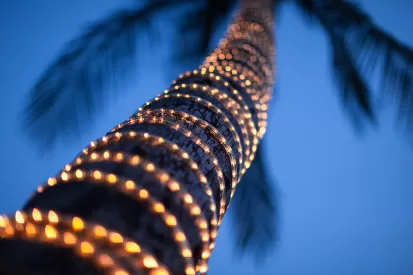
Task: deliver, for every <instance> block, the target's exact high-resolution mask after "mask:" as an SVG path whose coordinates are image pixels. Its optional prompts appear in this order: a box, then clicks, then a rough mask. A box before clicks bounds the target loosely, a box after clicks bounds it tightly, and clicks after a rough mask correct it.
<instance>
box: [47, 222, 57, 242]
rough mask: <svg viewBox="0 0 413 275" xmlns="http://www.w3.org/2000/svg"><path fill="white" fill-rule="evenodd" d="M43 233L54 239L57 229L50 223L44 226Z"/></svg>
mask: <svg viewBox="0 0 413 275" xmlns="http://www.w3.org/2000/svg"><path fill="white" fill-rule="evenodd" d="M44 234H45V235H46V237H47V238H48V239H56V238H57V231H56V228H54V227H53V226H51V225H46V227H45V228H44Z"/></svg>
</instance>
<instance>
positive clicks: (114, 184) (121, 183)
mask: <svg viewBox="0 0 413 275" xmlns="http://www.w3.org/2000/svg"><path fill="white" fill-rule="evenodd" d="M89 161H90V160H89ZM145 168H146V169H145V170H146V171H147V172H151V170H152V169H151V168H150V166H146V167H145ZM85 180H86V181H88V182H91V183H95V184H100V185H106V186H110V187H111V188H114V189H115V190H117V191H119V192H121V193H123V194H125V195H127V196H129V197H131V198H133V199H135V200H136V201H138V202H140V203H142V204H144V205H147V208H148V210H149V211H150V212H152V213H153V214H155V215H157V216H158V217H160V218H161V220H162V221H163V223H164V224H165V225H166V226H167V227H168V228H169V229H170V230H171V232H172V235H173V236H174V239H175V242H176V243H177V245H178V247H179V249H180V253H181V255H182V258H183V259H184V261H185V268H184V269H185V274H186V275H193V274H195V269H194V263H193V259H192V252H191V248H190V246H189V244H188V241H187V238H186V235H185V233H184V232H183V231H182V229H181V228H180V226H179V224H177V223H176V222H175V223H174V222H171V220H174V221H176V220H177V219H176V217H175V216H173V215H172V214H171V213H169V211H168V210H167V209H166V208H165V206H164V205H163V204H162V203H160V202H159V201H157V200H155V199H154V198H153V197H152V196H151V194H150V193H149V191H148V190H146V189H145V188H141V187H140V186H139V184H138V183H137V182H135V181H133V180H130V179H125V178H122V177H119V176H117V175H115V174H110V173H105V172H102V171H99V170H93V171H89V170H87V171H86V170H81V169H76V170H75V171H69V172H67V171H63V172H61V173H60V174H59V175H58V176H57V177H52V178H49V179H48V181H47V184H46V185H44V186H42V188H41V191H38V192H39V193H42V192H44V191H45V190H46V189H48V188H53V187H54V186H56V185H59V184H75V183H80V182H83V181H85ZM178 185H179V184H178ZM38 190H39V189H38ZM191 211H193V212H194V213H199V212H200V209H199V207H197V206H196V205H194V206H192V209H191ZM204 236H205V239H207V242H208V241H209V235H208V233H206V234H204Z"/></svg>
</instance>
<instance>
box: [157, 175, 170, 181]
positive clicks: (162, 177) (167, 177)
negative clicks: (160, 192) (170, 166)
mask: <svg viewBox="0 0 413 275" xmlns="http://www.w3.org/2000/svg"><path fill="white" fill-rule="evenodd" d="M159 179H160V180H161V182H166V181H167V180H168V179H169V175H168V174H166V173H162V174H161V175H160V177H159Z"/></svg>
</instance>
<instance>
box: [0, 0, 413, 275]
mask: <svg viewBox="0 0 413 275" xmlns="http://www.w3.org/2000/svg"><path fill="white" fill-rule="evenodd" d="M130 2H132V1H127V0H122V1H119V0H99V1H98V0H93V1H92V0H87V1H79V0H76V1H51V0H38V1H27V0H26V1H25V0H13V1H11V0H9V1H1V2H0V39H1V41H2V42H1V44H0V60H1V63H0V87H1V89H2V92H1V94H0V97H1V99H0V110H1V124H0V126H1V129H2V131H1V136H0V139H1V140H0V141H1V142H0V144H1V145H0V146H1V154H0V162H1V169H0V176H1V179H2V183H1V185H0V212H4V213H12V212H13V211H15V210H17V209H18V208H19V207H21V206H22V205H23V203H24V201H25V200H26V198H27V197H28V196H29V195H30V194H31V193H32V192H33V191H34V190H35V188H36V187H37V186H38V185H40V184H41V183H42V182H44V181H45V180H46V179H47V178H48V177H49V176H52V175H55V173H57V171H58V170H59V169H60V168H62V167H63V165H64V164H66V163H67V162H69V161H71V160H72V159H73V157H74V156H75V155H76V154H77V153H78V152H79V151H80V150H81V149H83V148H84V147H85V146H86V145H87V144H88V142H89V141H91V140H94V139H96V138H97V137H99V136H101V135H103V134H105V133H106V132H107V131H108V130H110V129H111V128H112V126H114V125H115V124H117V123H118V122H120V121H122V120H124V119H125V118H126V117H128V116H129V115H130V114H132V112H133V111H135V110H136V109H137V108H138V107H139V106H140V105H141V104H143V103H144V102H145V101H146V100H148V99H151V98H152V97H154V96H155V95H156V94H158V93H159V92H161V91H163V89H165V88H167V86H168V85H169V84H170V82H171V80H172V78H173V76H175V75H176V74H178V73H180V71H179V69H180V68H178V67H172V68H171V69H170V71H168V70H165V67H166V66H170V63H168V56H167V54H166V53H167V51H165V50H164V49H165V48H167V45H168V41H164V42H163V43H165V44H160V45H156V46H154V47H152V48H149V47H146V48H144V49H143V51H144V52H143V55H142V56H144V57H142V60H140V64H139V68H140V70H138V72H137V73H136V75H138V76H139V77H137V78H134V77H132V78H130V79H129V80H130V81H128V82H127V83H126V84H125V85H123V86H122V87H119V89H121V90H122V91H123V92H122V93H120V92H119V96H118V97H116V98H115V96H112V97H111V98H110V99H108V104H107V105H106V106H105V107H102V110H101V112H100V113H99V116H98V119H97V121H96V123H94V124H93V127H92V128H91V129H90V130H89V131H87V132H85V133H84V135H83V136H82V137H81V138H80V139H76V140H72V141H71V142H70V143H67V142H65V143H63V142H62V143H60V144H58V146H57V147H55V148H53V150H52V153H49V154H46V155H42V154H40V153H39V151H38V150H37V147H36V144H35V143H34V142H32V141H30V140H29V139H28V138H27V136H24V133H23V132H22V130H21V128H19V125H20V124H19V123H20V122H21V120H22V116H21V112H22V108H23V106H24V103H25V100H26V96H27V93H28V90H29V89H30V87H31V86H32V85H33V84H34V82H35V80H36V79H37V77H38V76H39V75H40V73H41V72H42V71H43V70H44V69H45V68H46V66H47V65H48V64H49V63H50V62H51V60H53V58H54V57H56V55H57V54H58V52H59V50H60V49H61V47H62V46H63V45H64V43H65V42H67V41H68V40H69V39H70V38H72V37H74V36H75V35H76V34H77V33H78V32H79V31H80V30H81V28H82V27H83V26H85V24H86V23H87V22H89V21H91V20H94V19H98V18H99V17H101V16H103V15H105V14H108V13H110V12H112V11H114V10H115V9H117V8H121V7H124V6H127V5H128V3H130ZM359 2H360V3H361V5H362V6H363V7H365V8H366V10H367V11H368V12H369V13H370V14H371V15H372V17H373V18H374V20H375V21H376V22H378V23H379V24H380V25H381V26H383V27H384V28H385V29H386V30H387V31H389V32H390V33H392V34H393V35H394V36H396V37H397V38H398V39H400V40H402V41H404V42H406V43H408V44H409V45H410V46H413V36H412V30H411V28H412V27H411V26H413V17H412V14H413V1H410V0H393V1H390V0H364V1H359ZM281 15H282V17H281V19H280V25H279V26H277V27H276V29H277V37H276V40H277V47H278V48H277V59H276V64H277V81H276V82H277V89H276V91H277V93H276V95H275V100H274V101H273V102H272V105H271V110H270V114H269V115H270V118H269V126H268V131H267V135H266V138H265V139H266V143H265V148H264V149H265V153H266V161H267V163H268V164H267V167H268V170H269V171H270V174H271V176H272V178H277V181H278V183H277V190H278V192H279V198H280V202H279V203H280V205H281V220H280V224H279V226H280V231H281V233H280V237H279V238H280V240H279V243H278V244H277V246H276V249H275V250H274V251H272V252H271V254H269V255H268V257H267V258H266V259H265V260H264V259H263V261H262V262H259V263H257V262H254V261H253V260H252V259H249V258H238V257H236V256H235V254H234V251H233V248H232V247H233V245H232V236H231V231H232V230H233V229H232V228H231V227H230V225H231V223H228V221H227V222H226V221H225V220H224V223H223V226H222V227H221V230H220V231H219V233H218V243H217V246H216V248H215V250H214V252H213V254H212V260H211V265H210V274H212V275H220V274H239V275H253V274H260V275H270V274H279V275H307V274H315V275H366V274H376V275H411V274H413V145H412V144H413V142H412V141H413V137H410V139H409V138H408V136H407V135H406V134H403V133H402V131H401V130H400V128H402V127H401V125H398V124H397V123H395V115H394V114H395V110H394V108H391V106H390V105H389V104H388V105H387V106H384V108H382V110H381V112H380V116H379V118H380V125H379V127H376V128H373V127H367V129H366V130H367V131H366V132H365V133H364V134H363V135H360V134H357V133H356V131H355V130H354V127H352V125H351V123H350V120H349V119H348V117H347V116H346V113H345V112H344V109H343V108H342V106H341V105H340V102H339V96H338V92H337V90H336V89H335V86H334V85H333V81H332V79H331V72H330V71H329V66H328V65H329V62H330V59H329V48H328V44H327V40H326V37H325V36H324V33H322V32H321V31H320V29H317V28H316V27H313V26H311V25H309V24H308V23H307V22H305V21H304V20H303V18H302V17H301V15H300V14H299V13H298V12H297V10H296V9H295V8H294V7H291V6H288V7H286V8H285V9H284V10H283V12H282V14H281ZM161 26H162V25H161ZM169 43H172V42H171V41H170V42H169ZM154 51H159V52H161V54H160V55H159V56H158V57H153V59H150V57H149V56H151V54H154ZM196 65H197V64H194V66H196ZM143 67H145V69H142V68H143ZM171 73H172V74H173V75H171ZM376 84H377V83H376ZM376 87H377V85H376ZM229 212H231V211H229ZM229 215H231V213H229ZM226 220H229V219H228V217H227V218H226Z"/></svg>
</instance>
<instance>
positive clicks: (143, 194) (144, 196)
mask: <svg viewBox="0 0 413 275" xmlns="http://www.w3.org/2000/svg"><path fill="white" fill-rule="evenodd" d="M139 197H140V198H142V199H147V198H148V197H149V193H148V191H146V190H145V189H142V190H140V191H139Z"/></svg>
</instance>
